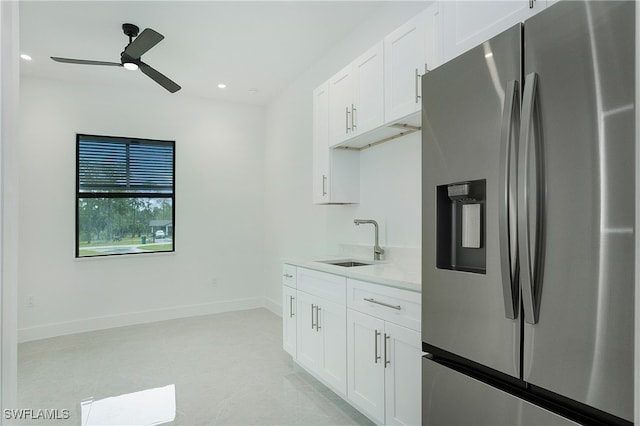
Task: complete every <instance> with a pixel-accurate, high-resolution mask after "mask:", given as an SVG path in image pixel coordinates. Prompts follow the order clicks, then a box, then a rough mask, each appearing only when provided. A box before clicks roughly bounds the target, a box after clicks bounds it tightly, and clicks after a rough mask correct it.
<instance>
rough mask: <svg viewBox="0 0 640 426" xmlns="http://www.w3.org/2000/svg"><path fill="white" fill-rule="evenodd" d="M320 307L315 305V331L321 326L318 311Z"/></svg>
mask: <svg viewBox="0 0 640 426" xmlns="http://www.w3.org/2000/svg"><path fill="white" fill-rule="evenodd" d="M321 310H322V308H321V307H320V306H318V305H316V331H320V329H321V328H322V327H320V311H321Z"/></svg>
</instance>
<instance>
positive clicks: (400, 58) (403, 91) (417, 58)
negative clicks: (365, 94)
mask: <svg viewBox="0 0 640 426" xmlns="http://www.w3.org/2000/svg"><path fill="white" fill-rule="evenodd" d="M440 7H441V6H440V3H434V4H432V5H431V6H429V7H428V8H427V9H425V10H424V11H423V12H422V13H420V14H419V15H417V16H416V17H414V18H413V19H411V20H410V21H408V22H407V23H406V24H404V25H403V26H401V27H400V28H398V29H397V30H395V31H393V32H392V33H391V34H389V35H388V36H386V37H385V38H384V91H385V93H384V95H385V96H384V99H385V109H384V115H385V120H386V121H387V122H392V121H396V120H398V119H401V118H403V117H405V116H407V115H410V114H413V113H415V112H418V111H420V110H421V104H422V103H421V99H420V92H421V87H420V80H421V79H420V76H422V74H424V73H425V71H427V70H431V69H433V68H435V67H437V66H438V65H440V64H441V63H442V38H441V36H440Z"/></svg>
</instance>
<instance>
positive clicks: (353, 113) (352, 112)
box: [351, 104, 358, 132]
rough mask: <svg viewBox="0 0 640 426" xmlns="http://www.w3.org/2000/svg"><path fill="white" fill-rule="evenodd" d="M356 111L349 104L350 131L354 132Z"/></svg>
mask: <svg viewBox="0 0 640 426" xmlns="http://www.w3.org/2000/svg"><path fill="white" fill-rule="evenodd" d="M357 111H358V109H357V108H356V107H355V106H354V105H353V104H351V131H352V132H355V131H356V127H358V126H356V112H357Z"/></svg>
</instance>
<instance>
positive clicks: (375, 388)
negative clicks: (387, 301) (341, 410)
mask: <svg viewBox="0 0 640 426" xmlns="http://www.w3.org/2000/svg"><path fill="white" fill-rule="evenodd" d="M383 334H384V321H383V320H381V319H378V318H375V317H372V316H370V315H365V314H362V313H360V312H357V311H354V310H353V309H349V310H348V311H347V342H348V344H347V368H348V371H349V383H348V393H347V396H348V398H349V401H351V402H352V403H353V404H354V405H356V406H357V407H358V408H359V409H360V410H362V411H364V412H366V413H367V414H368V415H369V416H370V417H371V418H372V420H375V421H376V423H378V424H382V423H384V399H385V395H384V394H385V392H384V367H385V366H384V360H383V357H382V356H381V351H382V350H383V349H382V348H383V338H382V335H383Z"/></svg>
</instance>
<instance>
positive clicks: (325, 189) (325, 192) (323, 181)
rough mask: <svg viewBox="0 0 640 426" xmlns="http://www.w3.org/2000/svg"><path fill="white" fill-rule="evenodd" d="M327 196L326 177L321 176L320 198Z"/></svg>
mask: <svg viewBox="0 0 640 426" xmlns="http://www.w3.org/2000/svg"><path fill="white" fill-rule="evenodd" d="M325 195H327V175H322V196H323V197H324V196H325Z"/></svg>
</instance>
